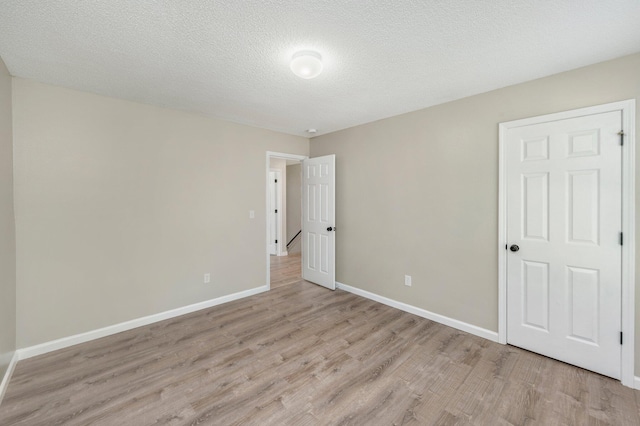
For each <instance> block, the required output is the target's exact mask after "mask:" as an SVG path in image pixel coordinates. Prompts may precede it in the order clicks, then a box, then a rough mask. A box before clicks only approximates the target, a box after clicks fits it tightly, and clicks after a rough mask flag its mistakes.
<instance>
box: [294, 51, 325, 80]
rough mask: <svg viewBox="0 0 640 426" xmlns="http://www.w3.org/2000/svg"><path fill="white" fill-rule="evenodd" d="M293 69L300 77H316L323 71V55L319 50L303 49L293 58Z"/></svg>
mask: <svg viewBox="0 0 640 426" xmlns="http://www.w3.org/2000/svg"><path fill="white" fill-rule="evenodd" d="M291 71H293V73H294V74H295V75H297V76H298V77H300V78H306V79H309V78H314V77H317V76H318V75H320V73H321V72H322V56H320V54H319V53H318V52H313V51H310V50H303V51H301V52H297V53H296V54H295V55H293V57H292V58H291Z"/></svg>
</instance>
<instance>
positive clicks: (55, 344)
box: [16, 285, 269, 360]
mask: <svg viewBox="0 0 640 426" xmlns="http://www.w3.org/2000/svg"><path fill="white" fill-rule="evenodd" d="M268 290H269V286H267V285H265V286H262V287H256V288H252V289H249V290H244V291H240V292H238V293H233V294H229V295H226V296H221V297H217V298H215V299H211V300H206V301H204V302H199V303H194V304H193V305H188V306H183V307H181V308H176V309H172V310H170V311H165V312H160V313H157V314H153V315H149V316H146V317H142V318H136V319H134V320H131V321H126V322H121V323H119V324H114V325H110V326H108V327H104V328H99V329H97V330H92V331H87V332H86V333H80V334H76V335H73V336H68V337H63V338H61V339H57V340H52V341H50V342H45V343H41V344H39V345H35V346H29V347H26V348H22V349H18V350H17V351H16V354H17V355H18V359H19V360H22V359H27V358H31V357H34V356H37V355H42V354H46V353H47V352H52V351H55V350H58V349H62V348H66V347H68V346H73V345H77V344H79V343H85V342H89V341H91V340H95V339H99V338H101V337H106V336H110V335H112V334H116V333H121V332H123V331H127V330H131V329H133V328H137V327H142V326H144V325H149V324H152V323H154V322H158V321H164V320H166V319H169V318H174V317H177V316H180V315H185V314H189V313H191V312H195V311H199V310H201V309H206V308H210V307H212V306H216V305H220V304H222V303H227V302H231V301H233V300H238V299H242V298H245V297H249V296H253V295H254V294H258V293H262V292H265V291H268Z"/></svg>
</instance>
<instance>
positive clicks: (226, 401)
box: [0, 281, 640, 426]
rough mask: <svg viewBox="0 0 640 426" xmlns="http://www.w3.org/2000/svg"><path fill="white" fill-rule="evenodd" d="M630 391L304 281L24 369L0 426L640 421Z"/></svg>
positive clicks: (28, 363) (34, 361) (0, 414)
mask: <svg viewBox="0 0 640 426" xmlns="http://www.w3.org/2000/svg"><path fill="white" fill-rule="evenodd" d="M639 393H640V392H638V391H634V390H632V389H629V388H626V387H623V386H622V385H621V384H620V383H619V382H617V381H615V380H613V379H609V378H607V377H603V376H600V375H598V374H595V373H590V372H588V371H585V370H582V369H580V368H576V367H572V366H569V365H566V364H563V363H561V362H557V361H553V360H551V359H548V358H545V357H543V356H540V355H536V354H533V353H530V352H527V351H524V350H521V349H518V348H514V347H511V346H504V345H500V344H497V343H493V342H490V341H488V340H484V339H482V338H479V337H475V336H472V335H469V334H467V333H464V332H461V331H458V330H455V329H452V328H450V327H446V326H443V325H440V324H437V323H434V322H432V321H429V320H426V319H423V318H420V317H417V316H414V315H411V314H408V313H405V312H402V311H399V310H396V309H393V308H390V307H387V306H385V305H381V304H379V303H376V302H373V301H370V300H367V299H364V298H361V297H359V296H355V295H353V294H350V293H346V292H344V291H340V290H337V291H335V292H334V291H329V290H326V289H324V288H321V287H318V286H315V285H313V284H310V283H307V282H305V281H298V282H296V283H295V284H290V285H286V286H281V287H277V288H275V289H273V290H271V291H270V292H267V293H263V294H260V295H256V296H253V297H250V298H246V299H242V300H238V301H234V302H231V303H228V304H225V305H220V306H216V307H213V308H210V309H206V310H202V311H198V312H195V313H192V314H189V315H185V316H182V317H179V318H175V319H170V320H167V321H163V322H160V323H156V324H152V325H149V326H146V327H141V328H138V329H135V330H130V331H127V332H124V333H120V334H117V335H113V336H109V337H105V338H102V339H99V340H95V341H92V342H89V343H85V344H81V345H77V346H74V347H69V348H66V349H62V350H59V351H56V352H52V353H49V354H46V355H42V356H39V357H35V358H31V359H28V360H24V361H20V362H19V363H18V365H17V368H16V370H15V373H14V375H13V378H12V380H11V382H10V384H9V387H8V391H7V394H6V396H5V399H4V401H3V403H2V405H1V406H0V424H1V425H89V424H90V425H136V426H137V425H153V424H171V425H197V424H200V425H201V424H214V425H240V424H247V425H329V424H331V425H400V424H413V425H458V424H460V425H461V424H473V425H525V424H526V425H530V424H540V425H638V424H640V415H639V410H638V407H639V401H640V397H639Z"/></svg>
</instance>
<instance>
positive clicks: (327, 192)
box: [302, 155, 336, 290]
mask: <svg viewBox="0 0 640 426" xmlns="http://www.w3.org/2000/svg"><path fill="white" fill-rule="evenodd" d="M334 220H335V155H326V156H323V157H316V158H310V159H308V160H304V161H303V162H302V244H303V249H302V278H304V279H305V280H307V281H311V282H313V283H316V284H319V285H321V286H324V287H327V288H329V289H332V290H335V288H336V277H335V229H334V228H335V222H334Z"/></svg>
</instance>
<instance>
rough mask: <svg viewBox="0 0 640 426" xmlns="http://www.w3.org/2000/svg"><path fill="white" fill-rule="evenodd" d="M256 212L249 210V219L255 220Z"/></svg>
mask: <svg viewBox="0 0 640 426" xmlns="http://www.w3.org/2000/svg"><path fill="white" fill-rule="evenodd" d="M255 217H256V212H255V211H254V210H249V219H255Z"/></svg>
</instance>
